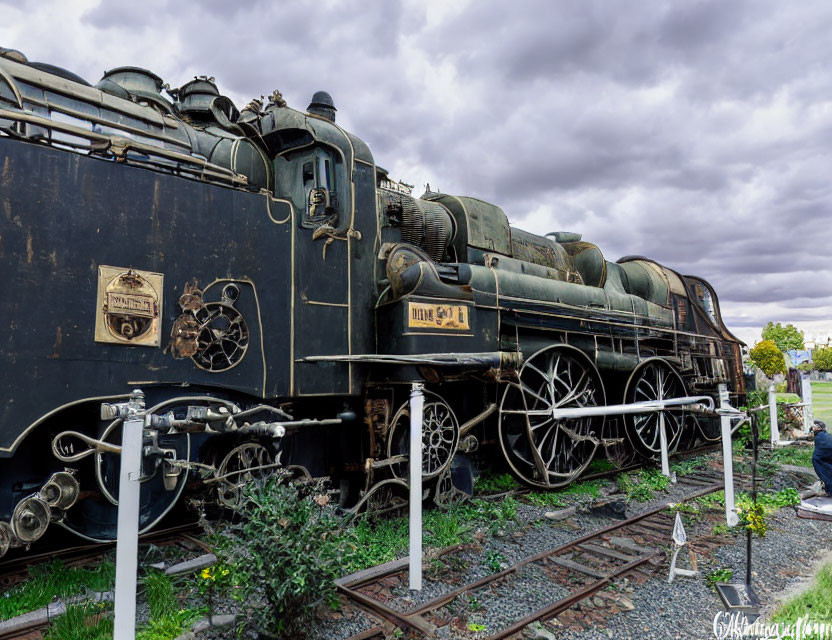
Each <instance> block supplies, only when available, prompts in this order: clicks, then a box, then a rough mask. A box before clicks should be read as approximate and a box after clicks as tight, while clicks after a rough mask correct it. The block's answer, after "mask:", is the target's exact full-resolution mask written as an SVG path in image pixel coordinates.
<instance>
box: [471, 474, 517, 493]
mask: <svg viewBox="0 0 832 640" xmlns="http://www.w3.org/2000/svg"><path fill="white" fill-rule="evenodd" d="M519 486H520V483H519V482H517V480H516V479H515V478H514V476H513V475H511V474H510V473H493V472H491V471H487V472H486V473H483V474H482V475H481V476H479V477H478V478H477V480H476V482H475V483H474V489H475V491H476V493H504V492H506V491H511V490H512V489H517V488H518V487H519Z"/></svg>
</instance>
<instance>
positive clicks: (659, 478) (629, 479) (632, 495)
mask: <svg viewBox="0 0 832 640" xmlns="http://www.w3.org/2000/svg"><path fill="white" fill-rule="evenodd" d="M616 484H617V485H618V489H619V490H620V491H621V492H622V493H626V494H627V499H628V500H634V501H636V502H649V501H650V500H652V499H653V496H654V492H656V491H665V490H666V489H667V487H668V485H669V484H670V478H668V477H667V476H665V475H662V473H661V472H660V471H659V470H658V469H642V470H641V471H639V472H638V473H637V474H629V473H620V474H618V477H617V478H616Z"/></svg>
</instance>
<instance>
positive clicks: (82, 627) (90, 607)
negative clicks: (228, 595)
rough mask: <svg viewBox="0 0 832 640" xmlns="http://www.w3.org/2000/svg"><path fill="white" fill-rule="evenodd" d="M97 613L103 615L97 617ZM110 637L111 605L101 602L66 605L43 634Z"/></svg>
mask: <svg viewBox="0 0 832 640" xmlns="http://www.w3.org/2000/svg"><path fill="white" fill-rule="evenodd" d="M99 614H103V615H101V616H100V617H99ZM112 637H113V616H112V605H111V604H109V603H103V602H102V603H98V604H82V605H75V606H71V607H67V609H66V613H65V614H64V615H62V616H59V617H57V618H55V619H54V620H53V622H52V624H51V625H50V626H49V629H47V631H46V633H45V634H44V636H43V638H44V640H111V639H112ZM173 637H175V636H173Z"/></svg>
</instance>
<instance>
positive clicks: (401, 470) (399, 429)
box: [387, 391, 459, 480]
mask: <svg viewBox="0 0 832 640" xmlns="http://www.w3.org/2000/svg"><path fill="white" fill-rule="evenodd" d="M424 393H425V404H424V411H423V414H422V478H423V479H425V480H428V479H431V478H435V477H436V476H438V475H439V474H440V473H442V472H443V471H444V470H445V469H447V468H448V467H449V466H450V464H451V460H452V459H453V457H454V454H455V453H456V449H457V446H458V445H459V422H457V419H456V415H455V414H454V412H453V410H451V407H449V406H448V403H447V402H445V401H444V400H443V399H442V398H441V397H439V396H438V395H437V394H435V393H432V392H430V391H425V392H424ZM409 453H410V403H409V402H405V403H404V404H403V405H402V406H401V407H399V410H398V411H397V412H396V415H394V416H393V421H392V426H391V427H390V433H389V435H388V437H387V455H388V457H391V458H392V457H393V456H400V455H408V454H409ZM390 468H391V469H392V471H393V474H394V475H395V476H396V477H398V478H407V476H408V469H409V467H408V464H407V463H399V464H394V465H392V466H391V467H390Z"/></svg>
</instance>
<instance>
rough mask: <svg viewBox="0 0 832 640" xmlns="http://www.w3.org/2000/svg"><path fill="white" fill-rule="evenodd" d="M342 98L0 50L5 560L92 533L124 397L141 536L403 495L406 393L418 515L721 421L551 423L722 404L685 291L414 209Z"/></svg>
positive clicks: (417, 204)
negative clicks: (241, 89)
mask: <svg viewBox="0 0 832 640" xmlns="http://www.w3.org/2000/svg"><path fill="white" fill-rule="evenodd" d="M335 115H336V108H335V105H334V103H333V101H332V98H331V97H330V96H329V94H327V93H325V92H318V93H316V94H315V95H314V96H313V98H312V101H311V103H310V105H309V107H308V108H307V110H306V112H303V111H299V110H295V109H292V108H289V107H288V106H287V105H286V102H285V101H284V100H283V98H282V96H281V95H280V93H279V92H277V91H275V92H274V93H273V94H272V95H271V97H270V98H269V99H268V100H265V99H264V100H254V101H252V103H251V104H249V105H248V106H246V107H245V108H244V109H242V110H241V111H240V110H238V109H237V107H236V106H235V105H234V104H233V103H232V101H231V100H230V99H229V98H227V97H225V96H223V95H221V94H220V92H219V90H218V88H217V86H216V83H215V82H214V80H213V79H212V78H207V77H197V78H194V79H193V80H191V81H189V82H187V83H186V84H184V85H183V86H182V87H180V88H178V89H171V88H170V87H168V86H167V85H166V84H164V82H163V81H162V79H161V78H159V77H158V76H156V75H155V74H153V73H151V72H150V71H147V70H145V69H139V68H134V67H121V68H117V69H113V70H111V71H108V72H106V73H105V74H104V76H103V78H102V79H101V81H100V82H98V84H96V85H95V86H92V85H90V84H89V83H88V82H86V81H85V80H84V79H82V78H80V77H78V76H76V75H74V74H72V73H70V72H68V71H66V70H64V69H60V68H57V67H54V66H51V65H47V64H43V63H36V62H31V61H29V60H28V59H27V58H26V57H25V56H24V55H23V54H22V53H20V52H18V51H14V50H8V49H3V50H0V265H2V274H3V277H2V281H0V299H2V305H0V326H2V328H3V333H4V336H5V337H4V338H3V347H2V352H1V353H2V365H0V366H2V376H0V398H1V399H2V405H1V407H0V458H2V464H0V487H2V490H0V555H2V554H4V553H5V552H6V551H7V550H8V549H9V548H10V547H14V546H26V545H29V544H31V543H32V542H34V541H35V540H37V539H38V538H40V537H41V536H43V535H44V533H45V532H46V531H47V529H48V527H49V526H50V524H51V523H54V524H56V525H58V526H61V527H64V528H66V529H68V530H70V531H72V532H74V533H76V534H78V535H79V536H82V537H83V538H86V539H89V540H95V541H103V540H110V539H113V538H114V536H115V531H116V513H117V504H118V501H117V496H118V468H119V444H120V442H121V429H122V426H123V424H124V421H123V418H122V417H119V416H120V415H121V414H119V413H118V412H117V411H113V407H114V406H117V405H119V404H120V403H133V404H134V405H135V406H138V407H140V408H141V407H144V409H145V410H146V412H147V414H148V415H149V416H150V418H149V419H147V421H146V427H145V430H144V450H143V454H144V455H143V463H142V464H143V468H142V501H141V528H142V530H148V529H150V528H151V527H153V526H154V525H156V524H157V523H158V522H159V521H160V520H161V519H162V518H163V517H164V516H165V514H167V513H168V512H169V511H170V510H171V508H172V507H173V506H174V505H175V504H176V503H177V501H180V498H181V496H182V495H183V493H184V492H186V491H188V492H190V491H193V492H195V495H197V496H201V497H202V499H204V500H208V501H211V502H214V503H219V504H220V505H223V506H224V507H227V508H231V509H233V508H235V507H237V506H238V505H239V500H240V492H241V489H242V486H243V485H244V483H245V481H246V480H249V479H251V478H252V477H255V476H258V475H261V474H265V473H268V472H270V471H271V470H273V469H275V468H278V467H280V468H284V469H287V470H289V472H291V473H294V474H297V475H299V476H302V477H307V476H309V477H320V476H326V477H328V478H329V479H330V482H331V485H330V486H331V487H333V488H334V490H337V492H338V495H339V499H340V501H341V504H342V506H343V507H344V508H351V509H358V508H369V507H370V506H375V507H380V508H383V507H384V506H385V505H389V504H391V503H395V501H396V500H397V499H399V498H398V496H400V495H401V493H402V491H403V489H405V488H406V478H407V466H408V420H409V408H408V402H407V400H408V394H409V393H410V390H411V386H412V384H413V383H421V384H423V385H424V388H425V396H426V397H425V408H424V419H423V430H424V440H423V469H422V472H423V476H424V478H425V481H426V482H425V486H426V487H427V491H428V493H430V494H431V497H433V499H434V500H435V501H436V502H437V503H439V504H442V503H443V502H445V501H448V500H449V499H451V497H452V496H453V495H454V492H455V491H459V490H463V491H466V490H470V483H471V477H472V474H473V471H472V469H473V468H474V467H475V466H477V467H478V466H479V465H481V464H484V461H485V462H487V461H488V460H494V459H498V460H502V461H504V464H506V465H507V466H508V467H509V468H510V469H511V471H512V472H513V473H514V474H515V475H516V476H517V477H518V478H519V479H520V480H522V481H523V482H525V483H527V484H529V485H532V486H535V487H541V488H553V487H558V486H562V485H564V484H567V483H569V482H571V481H572V480H574V479H575V478H576V477H578V476H579V475H580V474H581V473H582V472H583V471H584V470H585V469H586V468H587V466H588V465H589V464H590V462H591V460H592V459H593V457H594V456H595V455H596V454H598V453H599V452H606V453H607V454H608V455H623V454H621V452H622V451H626V452H636V453H637V454H639V455H642V456H646V457H655V456H656V455H658V452H659V440H660V433H659V432H660V428H659V418H662V419H663V421H664V424H665V425H666V426H665V428H666V430H667V438H668V441H669V444H670V447H671V450H675V449H676V448H678V447H687V446H691V445H692V444H693V443H694V442H699V441H702V440H706V441H708V440H715V439H717V438H718V437H719V435H718V430H716V429H715V428H714V420H713V417H712V416H711V417H709V416H707V415H703V414H702V413H701V412H700V413H699V414H697V413H695V412H691V411H687V412H686V411H682V410H679V409H678V408H674V407H667V408H666V410H664V411H662V412H660V413H656V412H652V413H643V414H627V415H623V416H617V417H606V418H605V417H604V416H598V415H592V414H591V412H589V413H587V414H586V415H584V414H581V415H579V416H577V417H571V418H559V417H557V416H556V415H555V414H554V413H553V411H552V410H553V409H558V408H561V409H562V408H569V407H573V408H591V407H595V406H603V405H606V404H616V403H634V402H639V401H645V400H661V399H667V398H684V397H686V396H690V395H707V396H712V397H713V396H716V394H717V386H718V385H719V384H720V383H727V384H728V386H729V388H730V390H731V392H732V393H733V394H742V393H743V378H742V368H741V360H740V345H741V343H740V342H739V341H738V340H737V339H736V338H735V337H734V336H733V335H731V333H730V332H729V331H728V330H727V329H726V327H725V325H724V324H723V322H722V320H721V318H720V312H719V304H718V301H717V297H716V294H715V293H714V290H713V288H712V287H711V286H710V285H709V284H708V283H707V282H705V281H704V280H702V279H701V278H697V277H694V276H682V275H680V274H678V273H676V272H675V271H673V270H671V269H669V268H667V267H665V266H663V265H661V264H658V263H657V262H655V261H654V260H651V259H649V258H644V257H637V256H631V257H626V258H622V259H620V260H618V261H617V262H610V261H608V260H606V259H605V257H604V255H603V254H602V252H601V250H600V249H599V248H598V247H597V246H595V245H594V244H592V243H589V242H586V241H584V240H582V238H581V236H580V235H579V234H577V233H573V232H554V233H547V234H546V235H536V234H533V233H529V232H527V231H523V230H521V229H518V228H513V227H511V226H510V225H509V222H508V219H507V217H506V214H505V213H504V212H503V211H502V210H501V209H500V208H499V207H497V206H495V205H493V204H490V203H488V202H484V201H482V200H478V199H476V198H471V197H461V196H454V195H448V194H445V193H439V192H433V191H430V190H429V189H428V190H427V191H426V192H425V193H424V194H423V195H422V196H421V197H418V198H417V197H414V196H413V195H412V193H411V192H412V188H411V187H409V186H408V185H405V184H403V183H401V182H397V181H396V180H394V179H393V178H391V177H390V176H389V175H388V173H387V172H386V171H385V170H384V169H382V168H381V167H379V166H378V165H376V163H375V160H374V159H373V155H372V154H371V152H370V149H369V148H368V147H367V145H366V144H365V143H364V142H362V141H361V140H360V139H359V138H357V137H356V136H354V135H353V134H351V133H349V132H347V131H345V130H344V129H342V128H341V127H340V126H339V125H338V124H337V123H336V118H335ZM134 390H137V391H134ZM615 452H618V454H615Z"/></svg>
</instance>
